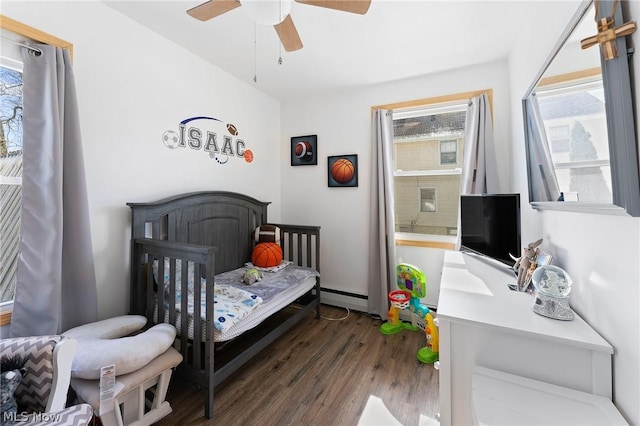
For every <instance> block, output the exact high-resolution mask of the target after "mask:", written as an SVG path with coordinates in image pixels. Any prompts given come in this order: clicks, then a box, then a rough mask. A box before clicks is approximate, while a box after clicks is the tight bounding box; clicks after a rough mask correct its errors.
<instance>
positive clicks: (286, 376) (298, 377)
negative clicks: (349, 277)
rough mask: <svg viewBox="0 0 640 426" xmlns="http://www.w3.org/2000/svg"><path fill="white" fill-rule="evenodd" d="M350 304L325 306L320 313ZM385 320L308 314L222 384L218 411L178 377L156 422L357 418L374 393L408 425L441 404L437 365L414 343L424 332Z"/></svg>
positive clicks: (337, 421)
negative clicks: (399, 328)
mask: <svg viewBox="0 0 640 426" xmlns="http://www.w3.org/2000/svg"><path fill="white" fill-rule="evenodd" d="M345 315H346V310H345V309H342V308H334V307H329V306H323V309H322V316H323V317H328V318H341V317H344V316H345ZM380 324H381V321H380V320H376V319H373V318H371V317H369V316H368V315H366V314H362V313H357V312H351V313H350V315H349V317H348V318H347V319H346V320H344V321H330V320H326V319H320V320H316V319H315V316H313V315H310V316H309V318H308V319H307V320H305V321H303V322H302V323H301V324H300V325H298V326H297V327H296V328H294V329H293V330H292V332H291V333H290V334H289V335H287V336H283V337H282V338H280V339H279V340H277V341H276V342H274V343H273V344H271V345H270V346H269V347H267V348H266V349H265V350H264V351H263V352H262V353H261V354H260V355H259V356H258V357H256V358H254V359H253V360H252V361H250V362H249V363H248V364H247V365H246V366H245V367H244V368H243V369H241V371H239V372H238V373H236V374H234V375H233V376H231V377H230V378H229V379H228V380H227V381H225V382H224V383H222V384H221V385H220V386H218V387H216V392H215V409H214V416H213V418H212V419H210V420H207V419H206V418H205V417H204V408H203V400H204V393H203V391H197V390H194V389H193V388H192V387H191V386H190V385H188V384H185V383H183V382H180V381H179V380H177V379H176V378H174V379H172V381H171V384H170V386H169V392H168V396H167V400H168V401H169V402H170V403H171V406H172V408H173V412H172V413H171V414H170V415H169V416H167V417H165V418H164V419H163V420H161V421H160V422H159V423H157V424H158V425H163V426H166V425H205V424H206V425H255V424H260V425H291V424H296V425H355V424H357V422H358V419H359V418H360V415H361V414H362V411H363V409H364V407H365V404H366V403H367V399H368V398H369V396H370V395H374V396H377V397H379V398H381V399H382V400H383V402H384V404H385V405H386V407H387V408H388V409H389V411H390V412H391V413H392V414H393V415H394V417H395V418H396V419H397V420H398V421H399V422H401V423H402V424H403V425H405V426H409V425H418V422H419V417H420V414H423V415H426V416H429V417H435V415H436V413H437V412H438V372H437V371H436V370H435V369H434V368H433V365H427V364H422V363H420V362H419V361H418V360H417V359H416V356H415V354H416V351H417V350H418V349H419V348H421V347H423V346H425V343H426V339H425V336H424V334H423V333H421V332H411V331H403V332H401V333H399V334H395V335H391V336H385V335H383V334H382V333H380V331H379V327H380Z"/></svg>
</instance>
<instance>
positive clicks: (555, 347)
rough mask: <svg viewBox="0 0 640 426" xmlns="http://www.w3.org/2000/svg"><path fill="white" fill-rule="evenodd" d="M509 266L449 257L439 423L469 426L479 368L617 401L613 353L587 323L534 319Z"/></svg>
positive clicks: (442, 310) (441, 314)
mask: <svg viewBox="0 0 640 426" xmlns="http://www.w3.org/2000/svg"><path fill="white" fill-rule="evenodd" d="M515 280H516V279H515V276H514V274H513V272H512V271H511V270H510V269H509V267H508V266H506V265H503V264H500V263H498V262H496V261H493V260H491V259H486V258H482V257H479V256H476V255H472V254H466V253H461V252H455V251H449V252H447V253H446V254H445V258H444V266H443V271H442V281H441V285H440V297H439V301H438V311H437V317H438V321H439V329H440V423H441V424H442V425H452V424H453V425H471V424H473V422H472V419H473V417H472V403H471V401H472V398H471V384H472V383H471V380H472V374H473V369H474V365H477V366H480V367H486V368H490V369H494V370H498V371H503V372H505V373H510V374H515V375H518V376H522V377H526V378H530V379H534V380H538V381H541V382H546V383H550V384H553V385H557V386H563V387H567V388H570V389H575V390H578V391H582V392H587V393H592V394H596V395H600V396H603V397H605V398H608V399H611V387H612V383H611V377H612V375H611V356H612V354H613V348H612V347H611V345H609V343H607V342H606V341H605V340H604V339H603V338H602V337H601V336H600V335H599V334H598V333H596V332H595V331H594V330H593V329H592V328H591V327H590V326H589V325H588V324H587V323H586V322H585V321H584V320H583V319H582V318H580V317H579V316H578V315H576V317H575V319H574V320H573V321H559V320H554V319H551V318H546V317H543V316H541V315H538V314H536V313H535V312H533V310H532V309H531V305H532V303H533V297H532V296H531V295H529V294H527V293H520V292H514V291H511V290H509V289H508V287H507V284H513V283H515Z"/></svg>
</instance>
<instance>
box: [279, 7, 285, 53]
mask: <svg viewBox="0 0 640 426" xmlns="http://www.w3.org/2000/svg"><path fill="white" fill-rule="evenodd" d="M278 17H279V18H280V22H282V21H284V18H283V17H282V0H280V1H278ZM278 65H282V43H281V42H280V41H278Z"/></svg>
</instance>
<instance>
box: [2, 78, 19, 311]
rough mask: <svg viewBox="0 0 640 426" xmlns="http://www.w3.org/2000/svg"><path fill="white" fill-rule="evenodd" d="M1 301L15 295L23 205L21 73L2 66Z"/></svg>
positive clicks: (6, 300) (9, 299) (10, 299)
mask: <svg viewBox="0 0 640 426" xmlns="http://www.w3.org/2000/svg"><path fill="white" fill-rule="evenodd" d="M0 121H1V124H2V125H1V126H0V303H3V302H8V301H12V300H13V297H14V294H15V279H16V269H17V266H18V243H19V241H20V207H21V204H22V73H21V72H19V71H17V70H14V69H11V68H6V67H3V66H0Z"/></svg>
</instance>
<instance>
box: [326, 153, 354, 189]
mask: <svg viewBox="0 0 640 426" xmlns="http://www.w3.org/2000/svg"><path fill="white" fill-rule="evenodd" d="M328 185H329V186H330V187H354V186H358V155H357V154H350V155H334V156H331V157H328Z"/></svg>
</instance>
